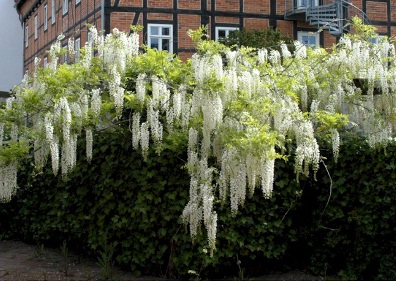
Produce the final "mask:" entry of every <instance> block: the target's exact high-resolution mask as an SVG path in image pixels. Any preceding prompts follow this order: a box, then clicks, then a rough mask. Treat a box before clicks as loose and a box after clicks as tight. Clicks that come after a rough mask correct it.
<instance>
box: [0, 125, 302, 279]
mask: <svg viewBox="0 0 396 282" xmlns="http://www.w3.org/2000/svg"><path fill="white" fill-rule="evenodd" d="M125 134H129V132H127V131H126V132H124V133H122V132H121V133H116V132H113V133H110V134H109V133H101V134H99V135H97V136H95V139H94V140H95V141H94V142H95V144H94V156H95V157H94V161H93V162H92V163H91V164H89V163H87V162H86V160H85V158H84V153H83V148H82V147H83V146H80V149H82V150H81V152H80V156H81V161H80V162H79V163H78V166H77V168H76V169H75V170H74V171H73V172H72V173H71V174H70V175H69V177H68V179H61V177H54V176H53V175H51V174H52V172H51V171H50V169H49V168H48V169H47V170H46V171H45V172H44V173H43V174H39V175H36V176H35V177H27V174H24V173H23V172H22V173H21V175H20V179H21V181H20V183H19V185H20V187H21V189H20V190H19V192H18V194H17V196H16V197H15V198H14V199H13V200H12V201H11V203H8V204H3V205H2V206H1V208H0V212H1V213H2V214H7V218H12V220H11V219H10V220H8V221H7V222H3V225H2V232H3V237H5V236H6V235H8V238H10V237H11V238H19V239H23V240H25V241H29V242H32V243H38V242H41V243H44V244H46V245H51V246H59V245H61V243H62V242H63V241H64V240H66V242H67V244H68V247H69V248H70V249H74V250H75V251H77V252H80V253H81V252H83V253H86V254H90V255H91V256H93V257H96V256H98V255H99V254H100V252H110V251H111V252H110V253H114V257H113V258H114V260H115V261H116V263H117V264H118V265H119V266H122V267H124V268H126V269H131V270H132V271H134V272H135V273H141V274H151V275H153V274H156V275H163V274H168V275H170V276H173V277H184V278H188V276H187V273H188V271H189V270H193V271H196V272H197V273H198V274H199V275H200V276H201V277H221V276H224V275H225V276H238V272H239V270H238V267H237V264H236V262H237V260H240V261H241V265H240V266H241V268H244V269H246V272H247V274H254V273H260V272H262V271H263V270H264V271H269V270H270V267H269V266H270V265H269V264H268V268H264V269H263V268H262V266H259V264H258V263H259V262H260V261H261V260H262V259H267V260H268V261H269V260H270V259H280V258H281V257H282V255H283V254H284V253H285V251H286V249H287V247H288V244H289V242H292V241H295V240H296V238H297V234H296V232H295V231H293V230H291V229H290V226H291V223H292V221H291V217H289V216H285V215H286V212H287V211H290V210H294V208H295V206H296V204H295V203H296V192H297V191H298V189H299V187H298V185H297V183H296V181H295V177H294V175H293V170H292V168H288V169H287V170H285V172H284V173H282V175H278V176H277V178H276V179H275V185H276V187H277V188H275V191H274V197H273V198H271V199H269V200H266V199H264V197H262V196H261V195H259V194H261V192H260V191H256V193H255V196H254V197H253V198H252V199H250V200H247V202H246V203H245V207H244V209H241V211H240V212H239V213H238V214H237V216H236V217H235V218H234V219H231V218H230V217H231V215H230V213H229V204H228V203H225V204H224V205H223V207H221V203H217V204H216V205H217V206H218V208H219V210H220V212H219V223H218V224H219V228H218V229H219V230H218V242H217V246H218V249H217V251H216V252H215V254H214V256H213V257H212V258H210V257H209V255H208V254H207V253H206V249H205V248H207V247H206V246H207V244H206V239H205V236H204V235H203V234H202V236H199V237H198V238H197V240H196V242H195V243H194V244H192V242H191V238H190V235H189V232H187V229H186V228H185V227H184V225H183V224H182V223H181V220H180V215H181V213H182V211H183V208H184V206H185V205H186V203H187V202H188V191H189V177H188V174H187V172H186V171H185V170H184V169H183V168H182V166H183V165H185V159H186V157H185V156H184V155H183V154H184V153H180V152H185V150H184V149H180V148H178V149H175V148H170V147H169V148H168V149H165V150H164V151H163V152H162V153H161V156H160V157H159V156H158V155H157V154H156V153H155V152H150V156H149V158H148V160H147V162H143V161H142V158H141V155H140V152H136V151H134V150H132V148H131V147H132V146H131V144H130V142H121V143H120V140H125ZM120 137H121V138H120ZM169 144H170V143H169ZM80 145H82V144H80ZM164 146H167V145H166V142H165V145H164ZM278 165H279V166H285V163H283V162H279V164H278ZM28 168H29V165H26V167H25V170H26V172H27V171H28V170H29V169H28ZM285 188H287V189H285ZM230 222H231V224H229V223H230ZM227 225H228V226H227ZM202 233H203V232H202ZM272 263H273V262H272Z"/></svg>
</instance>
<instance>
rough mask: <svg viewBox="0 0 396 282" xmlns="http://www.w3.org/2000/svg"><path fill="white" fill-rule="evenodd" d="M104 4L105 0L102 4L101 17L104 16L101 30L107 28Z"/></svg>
mask: <svg viewBox="0 0 396 282" xmlns="http://www.w3.org/2000/svg"><path fill="white" fill-rule="evenodd" d="M104 6H105V0H102V5H101V15H100V16H101V18H102V26H101V30H102V31H103V30H105V11H104Z"/></svg>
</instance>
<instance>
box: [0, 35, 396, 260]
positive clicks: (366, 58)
mask: <svg viewBox="0 0 396 282" xmlns="http://www.w3.org/2000/svg"><path fill="white" fill-rule="evenodd" d="M90 32H91V34H92V41H91V42H89V43H88V44H87V46H86V47H85V48H86V52H84V53H85V56H83V57H82V58H81V59H80V60H79V62H76V63H75V64H74V65H57V60H58V57H59V55H60V53H61V52H60V40H61V39H62V38H61V37H60V38H59V40H58V41H57V42H56V43H55V44H54V45H53V46H52V47H51V50H50V67H49V68H48V70H46V71H42V70H41V69H39V68H38V69H37V70H36V72H35V73H34V75H33V76H32V77H33V78H32V79H29V78H25V79H24V82H23V84H22V86H21V87H19V88H18V89H17V94H16V97H17V98H16V100H15V101H14V102H12V100H10V102H7V105H6V107H5V109H4V111H5V112H7V113H9V112H12V111H15V114H14V115H7V114H5V113H3V114H2V115H1V117H2V118H3V119H4V120H6V119H7V117H8V116H10V117H12V118H13V121H12V122H11V121H7V122H8V123H6V122H5V121H0V137H1V138H0V147H1V149H2V151H1V152H0V153H1V154H2V155H4V156H5V155H6V153H5V152H6V151H7V148H8V147H9V146H11V145H9V144H8V143H7V144H6V141H7V142H11V143H10V144H17V143H21V140H22V139H24V138H30V140H32V142H31V144H32V146H34V159H35V165H36V167H37V169H42V168H43V167H44V166H45V165H46V163H47V159H48V156H50V157H51V164H52V170H53V173H54V174H55V175H56V174H58V172H59V169H61V174H62V176H67V174H68V173H69V172H70V171H71V170H72V169H73V168H74V167H75V165H76V162H77V156H76V152H77V140H78V138H79V136H81V135H85V138H86V159H87V160H88V161H91V160H93V159H94V157H95V156H94V155H93V143H94V135H95V130H96V129H97V128H101V129H104V128H106V127H107V126H109V127H115V126H122V124H127V123H122V121H123V120H120V119H123V118H125V119H126V120H127V121H128V122H129V129H130V131H131V134H132V136H131V137H130V138H131V139H130V142H131V143H132V146H133V148H134V149H135V150H141V152H142V156H143V158H144V159H146V160H147V158H148V157H149V155H148V153H149V149H150V146H154V148H155V149H156V152H157V153H158V154H160V153H161V149H162V143H163V140H164V138H168V139H172V136H173V134H184V135H185V137H186V140H188V144H186V145H187V148H188V151H187V156H188V159H187V164H186V168H187V169H188V172H189V175H190V188H189V195H190V199H189V202H188V203H187V204H186V207H185V209H184V211H183V214H182V218H183V220H184V222H185V223H186V224H187V225H188V226H189V229H190V234H191V236H192V238H195V237H196V236H197V235H198V230H199V226H200V225H201V224H203V225H204V227H205V229H206V232H207V238H208V246H209V248H210V250H211V253H213V251H214V249H215V247H216V234H217V228H218V225H217V213H216V210H215V207H214V203H215V202H216V199H220V200H221V201H223V202H227V201H229V204H230V210H231V213H232V215H233V216H235V215H236V214H237V213H238V210H239V208H240V207H241V206H243V205H244V202H245V199H246V195H251V196H252V195H253V194H254V192H255V189H256V188H259V189H260V190H261V193H263V195H264V197H266V198H269V197H271V195H272V194H273V186H274V173H275V171H274V170H275V161H276V159H280V158H286V157H287V156H289V155H292V156H293V157H294V164H295V172H296V175H297V180H298V178H299V177H300V176H301V175H305V176H307V175H309V173H310V171H313V172H316V171H317V170H318V169H319V162H320V148H319V145H318V142H317V137H318V136H322V137H324V138H327V140H328V141H329V143H330V144H331V145H332V147H333V154H334V158H335V159H337V157H338V154H339V146H340V142H341V139H342V128H343V126H346V125H348V124H347V122H348V118H347V117H349V121H351V122H353V123H354V124H356V125H357V126H356V127H357V129H358V132H360V131H361V132H362V134H364V135H365V136H367V140H368V143H369V144H370V145H371V146H377V145H378V144H382V145H383V144H386V143H387V142H389V140H390V137H391V136H392V134H393V129H394V128H393V124H392V123H391V122H390V120H391V119H390V117H392V116H393V115H394V108H395V107H394V104H393V101H394V98H395V97H393V96H394V95H395V93H396V82H395V81H396V69H395V65H394V60H395V50H394V47H393V45H392V44H389V43H387V42H382V43H381V44H379V45H372V44H370V43H368V42H366V41H361V40H356V39H352V38H344V39H342V40H341V41H340V44H339V45H338V46H337V48H336V49H334V50H333V52H332V53H327V52H326V51H324V50H323V49H316V50H312V49H310V48H306V47H305V46H304V45H302V44H301V43H300V42H297V41H296V42H295V46H294V50H295V51H294V52H291V51H290V50H289V49H288V48H287V46H286V45H285V44H281V46H280V50H281V51H280V52H279V51H277V50H266V49H261V50H254V49H251V48H250V49H249V48H240V49H239V50H237V51H235V50H230V49H228V48H226V47H225V46H222V47H221V48H220V49H219V46H220V45H219V44H216V45H213V46H215V47H216V48H217V49H215V48H213V50H210V51H208V50H207V49H205V50H206V51H205V50H203V49H202V50H199V52H198V53H197V54H194V55H193V56H192V58H191V60H190V64H181V63H180V61H179V60H178V59H177V58H176V57H173V56H168V57H162V59H161V60H162V61H157V59H158V58H160V57H155V60H154V59H153V58H150V54H155V53H154V52H148V53H147V54H146V55H139V54H138V50H139V46H138V42H139V38H138V35H137V33H132V34H130V35H126V34H125V33H123V32H120V31H118V30H117V29H115V30H113V33H111V34H108V35H106V36H103V35H98V32H97V31H96V30H95V29H94V28H90ZM70 44H71V43H70ZM209 45H210V43H209ZM209 45H208V44H201V45H200V46H204V47H205V48H208V46H209ZM70 46H71V45H70ZM202 48H203V47H202ZM94 49H96V50H98V58H97V60H93V59H92V50H94ZM72 52H74V49H73V50H72ZM84 53H82V54H84ZM144 56H145V57H144ZM150 59H152V60H151V61H150ZM153 61H155V62H154V63H153ZM93 70H95V71H93ZM136 70H139V71H136ZM65 73H67V75H65ZM354 79H365V80H366V81H367V93H363V90H362V89H360V88H359V87H358V86H357V85H356V84H355V83H354ZM377 88H380V89H381V90H382V95H381V97H376V95H374V94H375V92H376V91H377V90H376V89H377ZM363 94H367V95H363ZM13 103H15V105H14V104H13ZM17 112H18V113H17ZM30 114H31V115H30ZM18 119H19V120H18ZM26 119H29V120H28V121H27V122H26ZM16 120H18V121H17V122H16ZM8 124H12V125H10V126H8ZM359 130H360V131H359ZM20 136H23V138H21V137H20ZM287 140H293V144H294V145H295V150H293V151H288V150H287V147H288V146H287V142H289V141H287ZM12 160H15V158H13V159H12ZM16 168H17V163H16V162H15V161H8V162H4V163H1V164H0V199H1V200H2V201H6V200H9V199H10V198H11V196H12V195H13V193H15V190H16Z"/></svg>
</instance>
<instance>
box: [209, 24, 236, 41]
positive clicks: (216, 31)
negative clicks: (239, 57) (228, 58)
mask: <svg viewBox="0 0 396 282" xmlns="http://www.w3.org/2000/svg"><path fill="white" fill-rule="evenodd" d="M234 30H239V27H232V26H217V27H216V28H215V40H216V41H219V40H220V39H221V38H220V36H219V33H220V31H225V33H226V37H225V38H227V37H228V35H229V34H230V32H231V31H234Z"/></svg>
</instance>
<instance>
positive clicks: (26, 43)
mask: <svg viewBox="0 0 396 282" xmlns="http://www.w3.org/2000/svg"><path fill="white" fill-rule="evenodd" d="M27 47H29V25H25V48H27Z"/></svg>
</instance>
